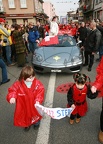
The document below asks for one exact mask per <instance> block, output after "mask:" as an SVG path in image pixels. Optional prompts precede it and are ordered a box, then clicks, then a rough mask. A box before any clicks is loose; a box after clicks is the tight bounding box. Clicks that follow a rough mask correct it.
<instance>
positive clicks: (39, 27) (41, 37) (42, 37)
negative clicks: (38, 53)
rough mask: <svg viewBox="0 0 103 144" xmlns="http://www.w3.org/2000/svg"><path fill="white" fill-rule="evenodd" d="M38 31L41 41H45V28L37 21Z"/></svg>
mask: <svg viewBox="0 0 103 144" xmlns="http://www.w3.org/2000/svg"><path fill="white" fill-rule="evenodd" d="M36 27H37V30H38V32H39V40H40V41H42V39H44V37H45V34H44V28H43V27H42V26H41V24H40V22H39V21H37V26H36Z"/></svg>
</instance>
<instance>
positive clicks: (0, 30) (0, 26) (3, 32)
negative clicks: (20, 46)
mask: <svg viewBox="0 0 103 144" xmlns="http://www.w3.org/2000/svg"><path fill="white" fill-rule="evenodd" d="M4 24H5V20H4V19H2V18H0V39H2V40H3V48H4V49H5V52H6V59H7V65H8V66H13V65H15V63H12V62H11V47H10V41H9V36H10V32H8V31H7V29H6V28H5V27H4Z"/></svg>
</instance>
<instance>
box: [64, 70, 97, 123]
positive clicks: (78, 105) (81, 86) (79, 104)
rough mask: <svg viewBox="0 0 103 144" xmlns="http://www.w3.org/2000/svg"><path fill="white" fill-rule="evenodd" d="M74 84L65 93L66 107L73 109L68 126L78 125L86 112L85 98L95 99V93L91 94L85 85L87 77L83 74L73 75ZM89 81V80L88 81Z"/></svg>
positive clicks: (88, 87) (88, 86)
mask: <svg viewBox="0 0 103 144" xmlns="http://www.w3.org/2000/svg"><path fill="white" fill-rule="evenodd" d="M73 78H74V81H75V83H74V84H73V85H72V86H71V87H70V89H69V91H68V93H67V101H68V104H67V107H73V108H75V109H74V110H73V112H72V114H71V116H70V121H69V122H70V124H73V123H74V119H75V118H76V123H79V122H80V120H81V117H82V116H84V115H85V114H86V112H87V110H88V106H87V101H86V97H88V98H90V99H93V98H96V97H97V93H94V94H92V92H91V90H90V85H89V84H88V85H87V84H86V82H87V76H86V75H85V74H81V73H76V74H74V75H73ZM89 80H90V79H89Z"/></svg>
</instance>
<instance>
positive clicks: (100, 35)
mask: <svg viewBox="0 0 103 144" xmlns="http://www.w3.org/2000/svg"><path fill="white" fill-rule="evenodd" d="M58 34H68V35H72V36H73V37H74V39H75V40H76V41H79V40H81V44H80V49H81V52H82V54H83V61H84V63H83V66H88V71H91V70H92V67H93V63H94V55H95V54H96V53H97V52H99V58H98V59H97V61H100V64H99V66H98V68H97V77H96V81H95V82H94V83H93V86H92V87H91V88H90V87H89V88H88V87H87V86H86V80H87V76H86V75H85V74H83V75H81V74H79V73H78V74H76V75H75V76H74V80H75V83H76V84H75V85H73V87H72V88H71V89H70V90H69V91H68V93H67V101H68V105H69V106H72V107H74V108H75V110H74V112H73V113H72V114H71V117H70V124H73V123H74V118H75V117H77V118H76V123H79V122H80V120H81V116H84V114H85V113H86V112H87V102H86V96H88V97H90V98H91V95H92V96H93V95H94V94H95V93H96V92H97V91H98V90H99V89H100V88H101V87H102V85H103V82H102V81H103V78H102V77H103V76H102V75H103V74H102V73H103V57H102V55H103V22H101V23H97V21H94V20H92V21H91V22H88V23H85V22H81V23H70V24H67V25H63V24H58V23H57V17H53V19H52V21H51V22H49V23H48V25H41V23H40V21H37V22H36V25H34V23H33V22H30V23H28V25H18V24H15V25H14V24H13V25H9V24H8V23H6V21H5V20H4V19H3V18H0V67H1V69H2V81H1V83H0V85H1V84H4V83H6V82H9V81H10V79H8V76H7V70H6V66H8V67H11V66H14V65H16V64H17V66H18V67H23V68H22V71H21V74H20V77H19V80H18V81H17V82H15V83H14V84H13V85H12V86H11V87H10V88H9V90H8V95H7V100H8V102H9V103H11V104H14V103H16V105H17V107H18V108H17V107H16V108H17V109H16V111H15V115H14V125H16V126H21V127H25V130H27V131H28V130H29V129H30V126H31V125H32V124H34V126H36V125H39V124H40V119H41V116H40V115H39V114H38V113H37V111H36V109H34V110H33V107H34V103H42V102H43V100H44V86H43V84H42V83H41V82H40V81H38V80H37V79H36V78H35V72H34V70H33V68H32V67H31V66H25V64H26V63H27V62H28V61H27V57H28V53H31V55H32V56H33V54H34V52H35V49H37V48H38V44H39V43H40V42H41V41H42V40H43V39H44V38H45V37H46V36H57V35H58ZM32 56H31V57H32ZM18 89H19V90H18ZM81 90H82V93H84V92H85V96H84V95H83V96H82V99H80V102H76V99H77V96H76V95H75V94H74V93H75V92H76V93H78V96H79V92H80V91H81ZM73 91H75V92H73ZM77 91H78V92H77ZM24 92H25V93H26V95H27V97H26V99H25V98H24V97H22V101H24V99H25V103H24V104H21V102H20V101H21V98H20V97H19V93H21V95H23V94H24ZM90 92H91V95H90ZM80 93H81V92H80ZM96 96H97V95H96ZM79 97H80V96H79ZM79 97H78V98H79ZM95 98H96V97H95ZM17 99H18V100H17ZM16 100H17V101H16ZM28 101H29V103H28ZM80 103H81V104H80ZM30 105H31V106H30ZM81 106H82V108H83V109H84V111H83V110H82V108H80V107H81ZM83 106H84V107H83ZM30 107H31V108H30ZM78 109H79V112H77V111H78ZM21 112H22V113H23V114H22V117H21ZM25 113H26V116H25ZM25 117H26V120H25ZM24 120H25V122H24ZM100 128H101V130H100V132H99V141H100V142H102V143H103V108H102V112H101V116H100Z"/></svg>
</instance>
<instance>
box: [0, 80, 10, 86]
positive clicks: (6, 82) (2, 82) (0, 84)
mask: <svg viewBox="0 0 103 144" xmlns="http://www.w3.org/2000/svg"><path fill="white" fill-rule="evenodd" d="M9 81H10V79H7V81H5V82H1V83H0V85H2V84H5V83H7V82H9Z"/></svg>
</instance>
